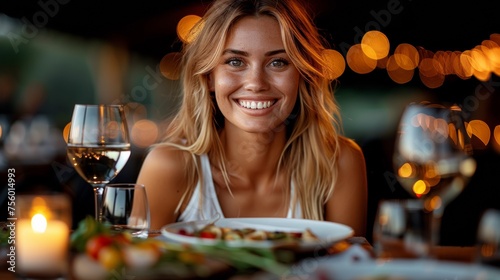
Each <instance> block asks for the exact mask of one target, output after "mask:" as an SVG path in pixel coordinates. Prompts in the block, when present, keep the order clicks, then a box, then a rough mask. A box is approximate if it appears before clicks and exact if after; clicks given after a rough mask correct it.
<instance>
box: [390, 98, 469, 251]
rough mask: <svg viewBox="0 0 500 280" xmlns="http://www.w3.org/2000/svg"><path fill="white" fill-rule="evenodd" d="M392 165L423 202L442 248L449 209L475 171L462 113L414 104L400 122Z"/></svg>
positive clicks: (434, 238) (456, 109) (432, 240)
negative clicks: (442, 229) (441, 233)
mask: <svg viewBox="0 0 500 280" xmlns="http://www.w3.org/2000/svg"><path fill="white" fill-rule="evenodd" d="M393 164H394V169H395V171H396V177H397V179H398V181H399V183H400V184H401V185H402V187H403V188H404V189H405V190H406V191H408V192H409V193H410V194H411V195H413V196H414V197H415V198H417V199H419V200H418V201H420V202H421V203H423V209H424V211H425V212H426V213H427V215H428V222H429V223H430V225H429V228H430V231H431V232H430V233H429V234H428V235H427V236H429V238H430V240H429V242H430V244H429V245H430V246H431V248H432V246H433V245H437V244H438V243H439V231H440V225H441V217H442V215H443V211H444V208H445V206H446V205H447V204H448V203H449V202H450V201H452V200H453V199H455V198H456V197H457V196H458V195H459V194H460V193H461V192H462V190H463V188H464V187H465V186H466V184H467V183H468V181H469V179H470V177H471V176H472V175H473V174H474V172H475V170H476V162H475V160H474V159H473V158H472V146H471V144H470V138H469V135H468V133H467V131H466V123H465V121H464V118H463V113H462V111H461V109H460V108H459V107H458V106H456V105H453V106H449V107H447V106H443V105H439V104H433V103H428V102H422V103H412V104H409V105H408V106H407V107H406V108H405V111H404V113H403V115H402V117H401V120H400V123H399V129H398V133H397V138H396V144H395V147H394V155H393ZM429 253H430V252H429Z"/></svg>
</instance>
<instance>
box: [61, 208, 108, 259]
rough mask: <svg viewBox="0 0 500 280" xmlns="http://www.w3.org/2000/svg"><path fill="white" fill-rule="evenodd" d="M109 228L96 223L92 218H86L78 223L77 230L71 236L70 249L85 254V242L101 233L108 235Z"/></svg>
mask: <svg viewBox="0 0 500 280" xmlns="http://www.w3.org/2000/svg"><path fill="white" fill-rule="evenodd" d="M110 232H111V229H110V227H109V226H107V225H105V224H103V223H99V222H97V221H96V220H95V219H94V218H93V217H90V216H87V217H86V218H85V219H83V220H82V221H80V223H79V224H78V228H77V229H76V230H75V231H74V232H73V233H72V234H71V239H70V242H71V248H73V249H75V250H76V251H77V252H80V253H82V252H85V245H86V244H87V241H88V240H89V239H90V238H92V237H93V236H95V235H98V234H101V233H110Z"/></svg>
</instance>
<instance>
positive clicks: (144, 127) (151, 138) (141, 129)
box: [130, 120, 159, 148]
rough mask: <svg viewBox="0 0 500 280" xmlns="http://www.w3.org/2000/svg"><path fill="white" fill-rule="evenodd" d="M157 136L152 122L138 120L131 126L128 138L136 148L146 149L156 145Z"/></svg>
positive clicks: (156, 127)
mask: <svg viewBox="0 0 500 280" xmlns="http://www.w3.org/2000/svg"><path fill="white" fill-rule="evenodd" d="M158 135H159V129H158V126H157V125H156V124H155V123H154V122H153V121H150V120H140V121H137V122H136V123H135V124H134V125H133V126H132V129H131V133H130V138H131V140H132V143H134V145H136V146H137V147H140V148H146V147H149V146H151V145H152V144H154V143H156V141H157V140H158Z"/></svg>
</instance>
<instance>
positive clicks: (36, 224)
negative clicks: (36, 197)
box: [31, 214, 47, 233]
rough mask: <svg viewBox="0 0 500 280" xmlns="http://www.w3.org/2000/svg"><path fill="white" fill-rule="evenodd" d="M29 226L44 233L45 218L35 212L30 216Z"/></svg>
mask: <svg viewBox="0 0 500 280" xmlns="http://www.w3.org/2000/svg"><path fill="white" fill-rule="evenodd" d="M31 227H32V228H33V231H34V232H38V233H44V232H45V230H46V229H47V219H46V218H45V217H44V216H43V215H42V214H35V215H34V216H33V218H31Z"/></svg>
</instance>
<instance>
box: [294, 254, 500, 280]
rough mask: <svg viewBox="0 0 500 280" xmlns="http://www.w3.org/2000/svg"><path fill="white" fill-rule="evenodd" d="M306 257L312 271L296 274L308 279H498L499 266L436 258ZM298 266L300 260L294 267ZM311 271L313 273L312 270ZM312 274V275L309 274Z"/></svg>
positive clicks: (499, 277)
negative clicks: (347, 259)
mask: <svg viewBox="0 0 500 280" xmlns="http://www.w3.org/2000/svg"><path fill="white" fill-rule="evenodd" d="M311 261H312V260H311V259H308V263H307V267H309V268H310V267H314V268H315V269H314V271H307V272H306V271H302V272H301V271H300V269H296V271H295V273H293V274H295V275H300V274H301V273H306V274H307V275H309V276H308V278H307V279H308V280H315V279H343V280H355V279H356V280H358V279H363V280H375V279H377V280H378V279H387V280H392V279H397V280H489V279H491V280H494V279H500V269H496V268H493V267H488V266H484V265H479V264H469V263H462V262H452V261H438V260H405V259H397V260H390V261H377V260H375V261H373V260H369V261H359V262H339V261H338V260H334V259H333V258H332V260H331V261H324V260H319V259H318V262H317V263H316V264H315V265H314V266H312V264H311ZM298 267H300V264H299V265H297V267H296V268H298ZM311 272H312V273H311ZM311 275H312V276H311Z"/></svg>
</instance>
